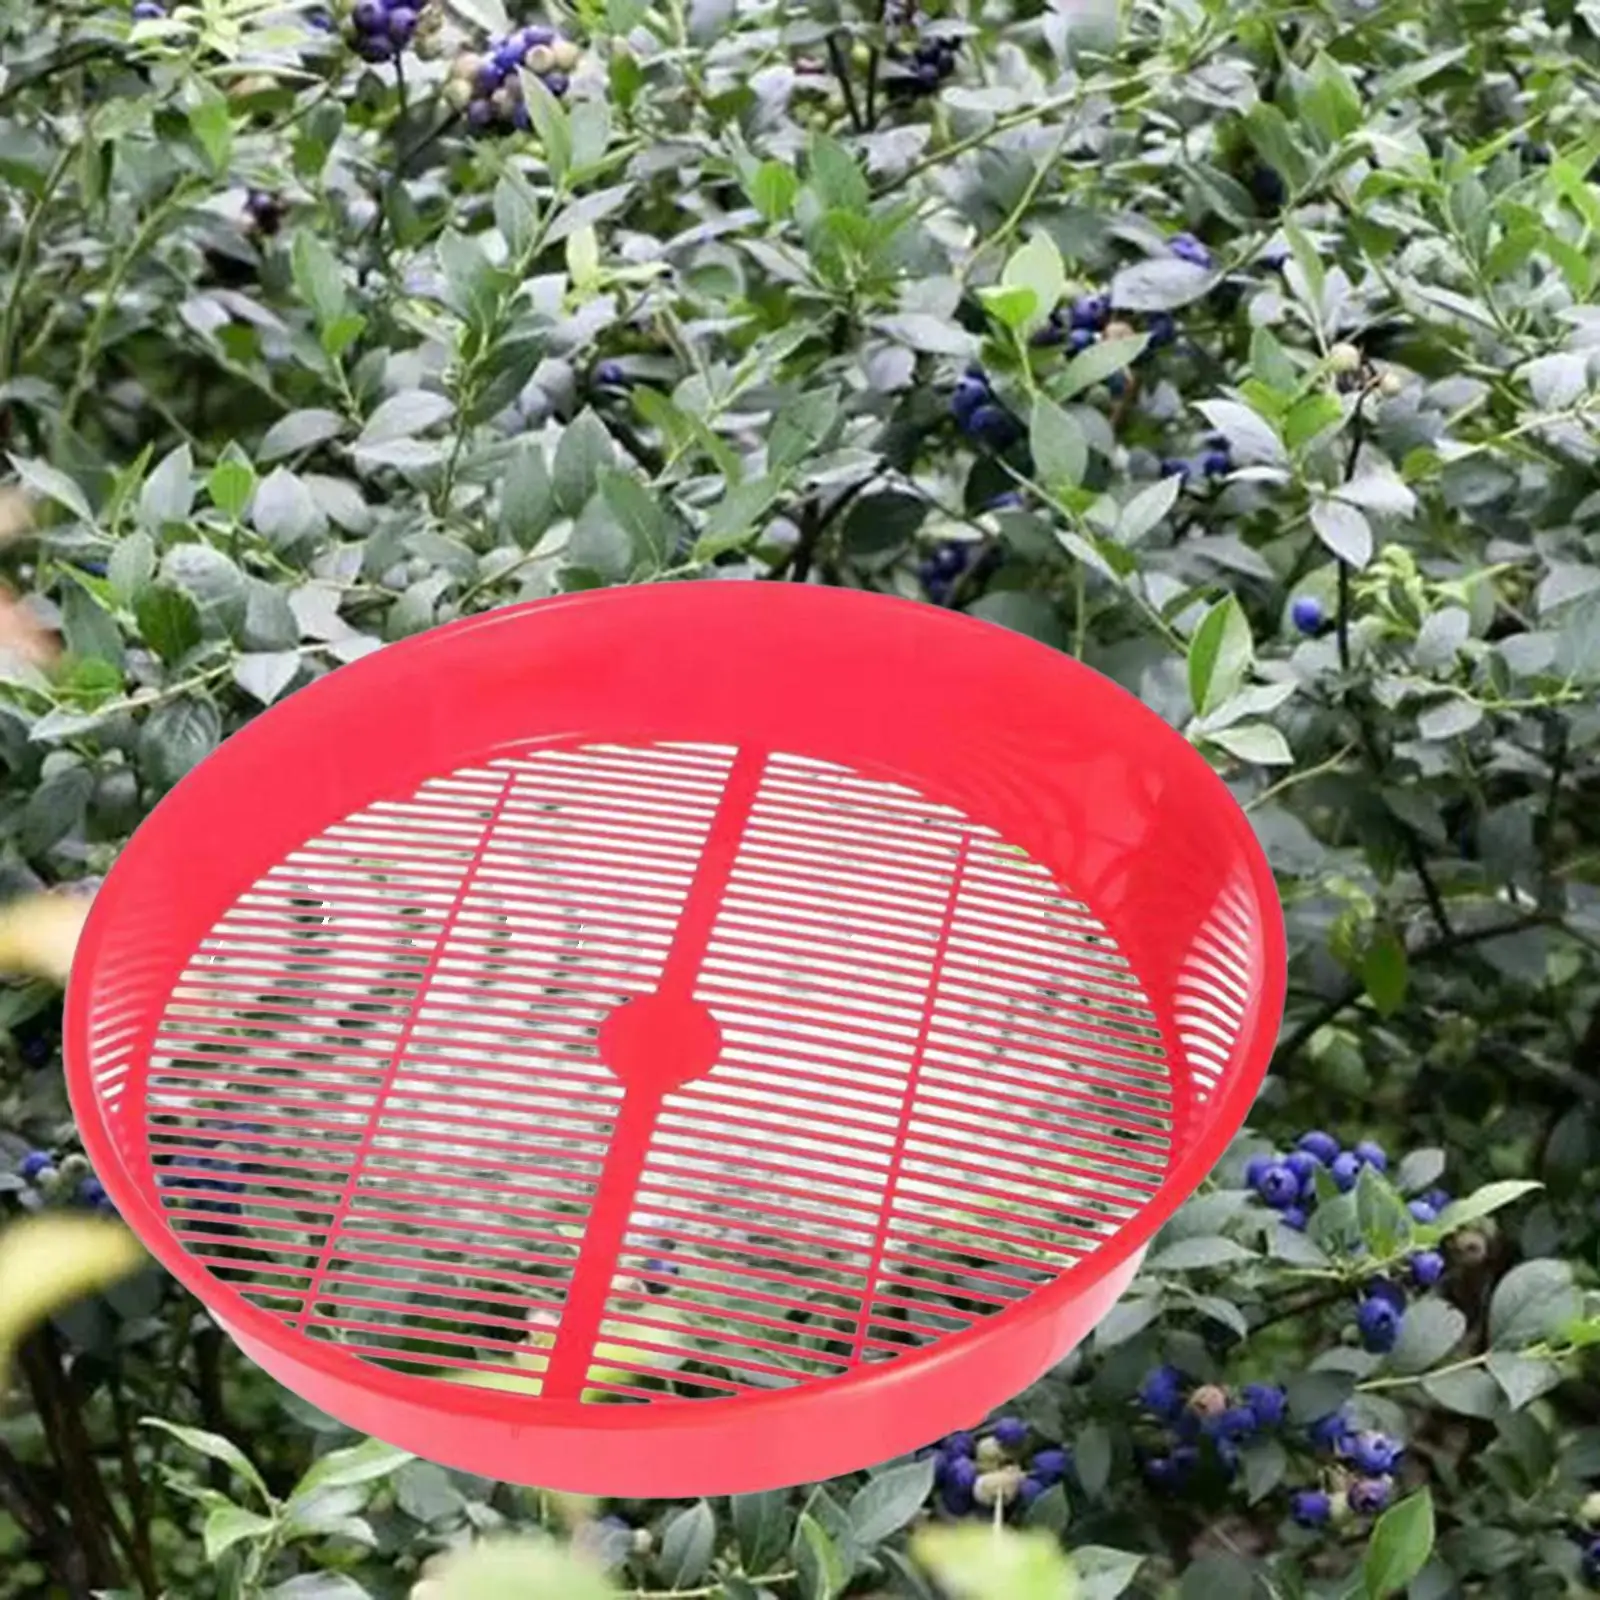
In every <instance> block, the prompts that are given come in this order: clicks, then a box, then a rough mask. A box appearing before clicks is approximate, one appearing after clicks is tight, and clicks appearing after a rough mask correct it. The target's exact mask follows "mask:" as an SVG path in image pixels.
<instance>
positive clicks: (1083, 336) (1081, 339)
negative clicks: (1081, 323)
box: [1067, 328, 1100, 355]
mask: <svg viewBox="0 0 1600 1600" xmlns="http://www.w3.org/2000/svg"><path fill="white" fill-rule="evenodd" d="M1099 337H1100V335H1099V334H1097V333H1096V332H1095V331H1094V330H1093V329H1092V328H1074V329H1073V330H1072V332H1071V333H1069V334H1068V335H1067V349H1068V350H1070V351H1071V352H1072V354H1073V355H1080V354H1082V352H1083V351H1085V350H1087V349H1088V348H1089V346H1090V345H1092V344H1094V343H1095V341H1096V340H1098V339H1099Z"/></svg>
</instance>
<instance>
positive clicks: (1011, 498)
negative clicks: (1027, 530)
mask: <svg viewBox="0 0 1600 1600" xmlns="http://www.w3.org/2000/svg"><path fill="white" fill-rule="evenodd" d="M1022 504H1023V502H1022V491H1021V490H1020V489H1007V490H1006V491H1005V492H1004V493H1003V494H997V495H996V496H995V497H994V499H992V500H991V501H989V503H988V504H987V505H986V506H985V507H984V510H985V511H1020V510H1021V509H1022Z"/></svg>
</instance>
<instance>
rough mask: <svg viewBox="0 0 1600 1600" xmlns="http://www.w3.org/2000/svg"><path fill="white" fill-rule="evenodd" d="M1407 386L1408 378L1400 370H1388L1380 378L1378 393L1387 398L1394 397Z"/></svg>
mask: <svg viewBox="0 0 1600 1600" xmlns="http://www.w3.org/2000/svg"><path fill="white" fill-rule="evenodd" d="M1405 386H1406V380H1405V379H1404V378H1402V377H1401V376H1400V374H1399V373H1398V372H1386V373H1384V375H1383V376H1382V377H1381V378H1379V379H1378V393H1379V394H1381V395H1383V396H1384V397H1385V398H1387V399H1390V400H1392V399H1394V397H1395V396H1396V395H1397V394H1399V393H1400V391H1401V390H1402V389H1404V388H1405Z"/></svg>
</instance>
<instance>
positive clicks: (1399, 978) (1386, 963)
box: [1361, 928, 1408, 1017]
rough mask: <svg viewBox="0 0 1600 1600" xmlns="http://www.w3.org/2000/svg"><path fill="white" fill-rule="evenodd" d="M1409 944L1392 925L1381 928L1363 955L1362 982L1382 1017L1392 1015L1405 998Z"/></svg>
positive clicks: (1403, 1002) (1368, 996)
mask: <svg viewBox="0 0 1600 1600" xmlns="http://www.w3.org/2000/svg"><path fill="white" fill-rule="evenodd" d="M1407 981H1408V970H1407V965H1406V947H1405V944H1404V942H1403V941H1402V940H1401V938H1400V936H1399V935H1398V934H1397V933H1395V932H1394V930H1393V929H1391V928H1383V929H1380V930H1379V932H1378V933H1377V934H1376V935H1375V936H1374V938H1373V940H1372V943H1371V944H1369V945H1368V946H1367V952H1366V954H1365V955H1364V956H1363V957H1362V958H1361V982H1362V984H1363V986H1364V987H1365V988H1366V991H1367V998H1368V999H1370V1000H1371V1001H1372V1004H1373V1006H1374V1008H1375V1009H1376V1011H1377V1013H1378V1015H1379V1016H1380V1017H1392V1016H1393V1015H1394V1014H1395V1012H1397V1011H1398V1010H1399V1009H1400V1007H1401V1006H1402V1005H1404V1004H1405V999H1406V985H1407Z"/></svg>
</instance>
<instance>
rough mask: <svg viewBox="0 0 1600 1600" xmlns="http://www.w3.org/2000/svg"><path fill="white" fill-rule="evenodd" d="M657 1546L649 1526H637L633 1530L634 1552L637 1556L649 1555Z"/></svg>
mask: <svg viewBox="0 0 1600 1600" xmlns="http://www.w3.org/2000/svg"><path fill="white" fill-rule="evenodd" d="M654 1548H655V1540H654V1539H653V1538H652V1537H651V1534H650V1530H649V1529H648V1528H635V1529H634V1530H633V1553H634V1554H635V1555H637V1556H647V1555H649V1554H650V1552H651V1551H652V1550H653V1549H654Z"/></svg>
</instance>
